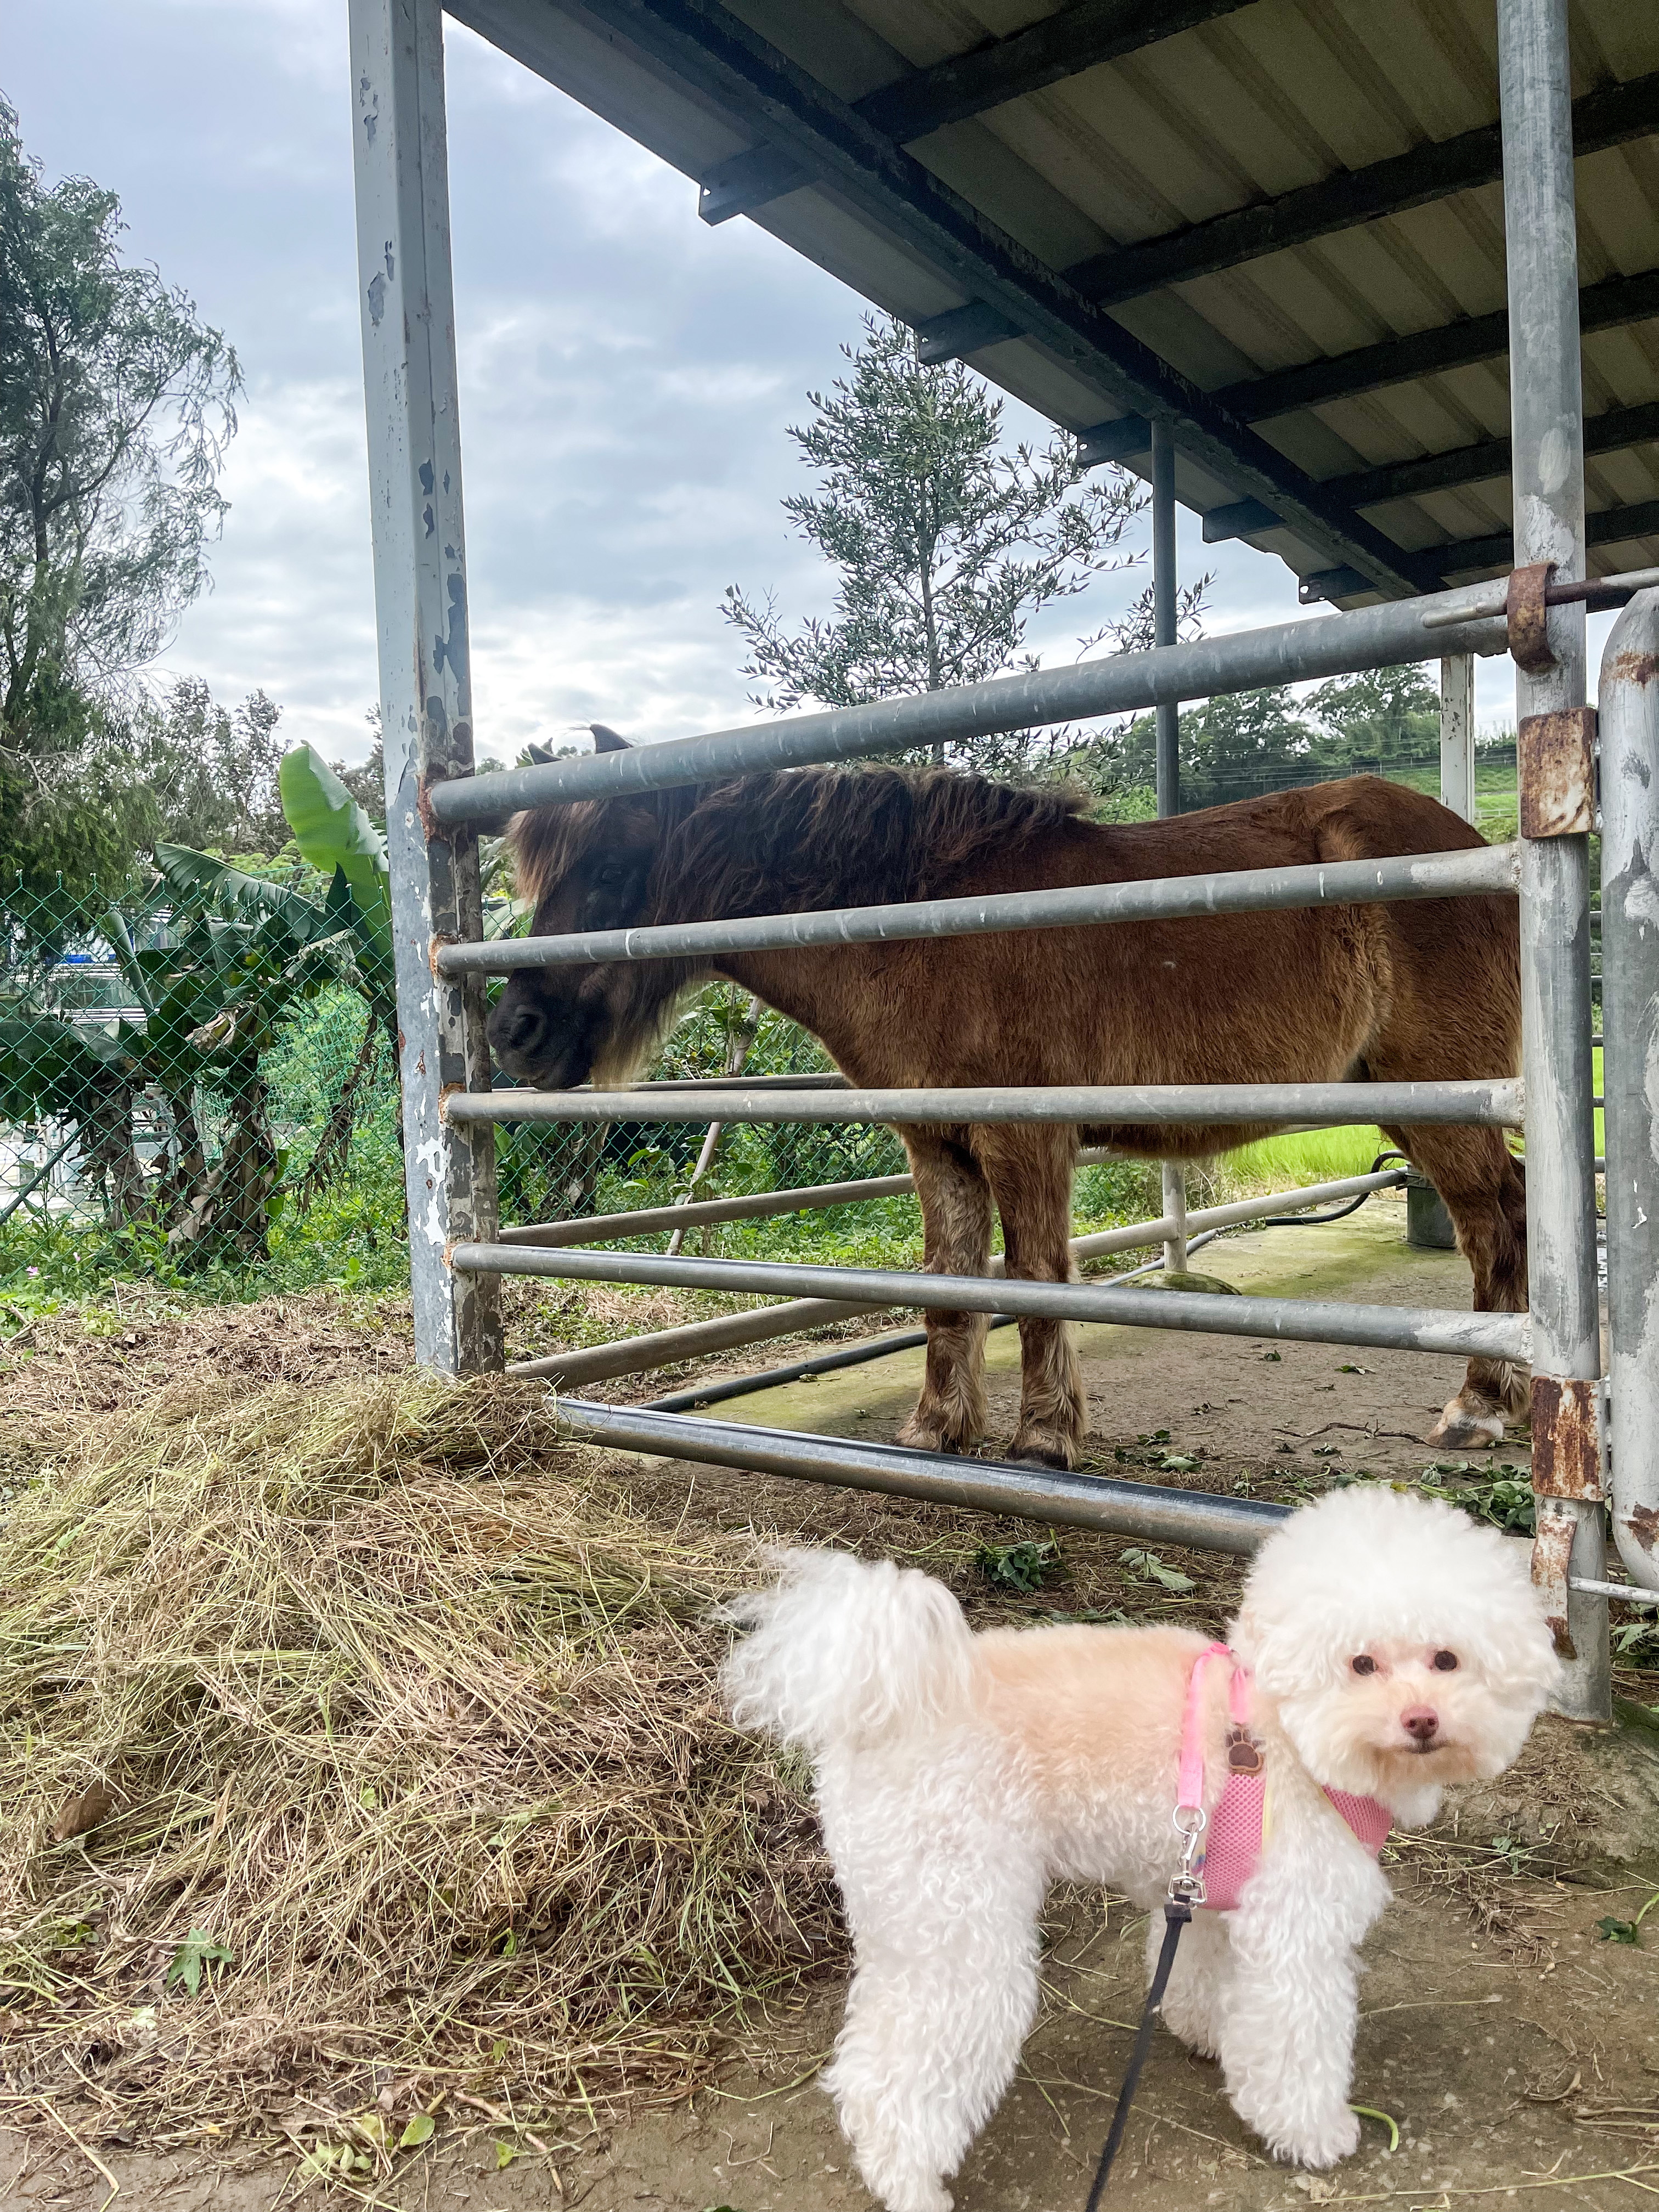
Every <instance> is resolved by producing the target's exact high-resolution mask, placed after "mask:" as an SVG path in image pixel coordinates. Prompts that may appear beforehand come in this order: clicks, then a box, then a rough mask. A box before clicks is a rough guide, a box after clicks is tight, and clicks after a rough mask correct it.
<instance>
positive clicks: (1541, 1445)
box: [1532, 1375, 1601, 1503]
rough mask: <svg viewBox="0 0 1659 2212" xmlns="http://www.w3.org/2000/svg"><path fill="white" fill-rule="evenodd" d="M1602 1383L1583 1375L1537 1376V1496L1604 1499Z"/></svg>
mask: <svg viewBox="0 0 1659 2212" xmlns="http://www.w3.org/2000/svg"><path fill="white" fill-rule="evenodd" d="M1600 1416H1601V1383H1599V1382H1584V1381H1581V1380H1580V1379H1579V1378H1577V1376H1560V1375H1534V1376H1533V1378H1532V1489H1533V1495H1534V1498H1582V1499H1583V1500H1585V1501H1586V1502H1587V1503H1590V1502H1594V1501H1595V1500H1596V1499H1598V1498H1600V1497H1601V1418H1600Z"/></svg>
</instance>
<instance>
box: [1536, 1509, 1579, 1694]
mask: <svg viewBox="0 0 1659 2212" xmlns="http://www.w3.org/2000/svg"><path fill="white" fill-rule="evenodd" d="M1533 1518H1534V1533H1533V1540H1532V1586H1533V1588H1534V1589H1535V1590H1536V1591H1537V1593H1538V1595H1539V1599H1540V1601H1541V1604H1542V1606H1543V1608H1544V1618H1545V1620H1547V1621H1548V1623H1549V1626H1550V1634H1551V1635H1552V1636H1553V1638H1554V1639H1555V1649H1556V1651H1557V1653H1558V1654H1559V1656H1560V1657H1561V1658H1563V1659H1576V1658H1577V1656H1578V1647H1577V1644H1574V1642H1573V1640H1572V1638H1571V1634H1570V1633H1569V1632H1568V1629H1567V1589H1568V1584H1567V1576H1568V1571H1569V1570H1570V1569H1571V1565H1572V1545H1573V1538H1574V1537H1575V1536H1576V1535H1577V1532H1578V1516H1577V1514H1576V1513H1575V1512H1574V1511H1573V1510H1572V1508H1571V1505H1569V1504H1567V1502H1566V1500H1565V1498H1539V1499H1538V1500H1537V1502H1536V1505H1535V1507H1534V1516H1533Z"/></svg>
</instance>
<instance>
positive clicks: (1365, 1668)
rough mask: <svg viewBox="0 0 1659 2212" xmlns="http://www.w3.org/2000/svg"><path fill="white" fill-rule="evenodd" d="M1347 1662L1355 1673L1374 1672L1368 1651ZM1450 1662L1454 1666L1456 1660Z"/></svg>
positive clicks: (1374, 1668) (1372, 1661) (1373, 1665)
mask: <svg viewBox="0 0 1659 2212" xmlns="http://www.w3.org/2000/svg"><path fill="white" fill-rule="evenodd" d="M1348 1663H1349V1665H1350V1666H1351V1667H1352V1668H1353V1671H1354V1673H1355V1674H1376V1660H1375V1659H1373V1658H1372V1657H1371V1656H1370V1653H1369V1652H1365V1651H1361V1652H1359V1653H1358V1654H1357V1655H1356V1656H1355V1657H1354V1658H1352V1660H1350V1661H1349V1662H1348ZM1452 1664H1453V1666H1454V1667H1455V1665H1456V1664H1457V1662H1456V1660H1455V1659H1454V1660H1453V1661H1452Z"/></svg>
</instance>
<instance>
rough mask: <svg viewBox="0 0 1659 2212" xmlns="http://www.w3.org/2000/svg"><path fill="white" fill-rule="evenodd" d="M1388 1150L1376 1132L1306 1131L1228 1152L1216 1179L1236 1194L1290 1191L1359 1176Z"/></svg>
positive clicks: (1378, 1130) (1263, 1140)
mask: <svg viewBox="0 0 1659 2212" xmlns="http://www.w3.org/2000/svg"><path fill="white" fill-rule="evenodd" d="M1388 1150H1389V1140H1388V1139H1387V1138H1386V1137H1385V1136H1384V1135H1383V1132H1382V1131H1381V1130H1380V1129H1361V1128H1353V1129H1307V1130H1303V1131H1300V1132H1298V1133H1297V1134H1295V1135H1293V1136H1284V1137H1263V1138H1262V1139H1261V1142H1260V1143H1259V1144H1255V1145H1244V1146H1241V1147H1240V1148H1239V1150H1238V1151H1237V1152H1229V1153H1228V1154H1227V1156H1226V1158H1225V1160H1223V1162H1222V1163H1221V1167H1220V1176H1221V1178H1222V1179H1223V1180H1224V1181H1225V1182H1228V1183H1229V1184H1234V1183H1236V1184H1237V1188H1238V1191H1239V1193H1240V1194H1245V1195H1248V1194H1249V1193H1251V1192H1254V1191H1258V1190H1261V1191H1271V1190H1291V1189H1293V1188H1299V1187H1300V1186H1301V1185H1303V1184H1306V1183H1316V1182H1340V1181H1341V1180H1342V1178H1343V1177H1344V1176H1358V1175H1364V1173H1365V1172H1366V1171H1367V1170H1368V1169H1369V1168H1370V1164H1371V1162H1372V1161H1373V1160H1374V1159H1375V1158H1376V1156H1377V1154H1378V1153H1379V1152H1387V1151H1388Z"/></svg>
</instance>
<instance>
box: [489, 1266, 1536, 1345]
mask: <svg viewBox="0 0 1659 2212" xmlns="http://www.w3.org/2000/svg"><path fill="white" fill-rule="evenodd" d="M449 1256H450V1263H451V1265H452V1266H453V1267H454V1268H455V1270H456V1272H457V1273H462V1274H500V1275H549V1276H553V1277H555V1278H556V1279H559V1280H562V1281H567V1282H587V1283H662V1284H665V1285H668V1286H669V1287H671V1289H675V1290H701V1291H726V1292H728V1293H729V1292H734V1291H757V1292H759V1293H760V1295H761V1296H762V1297H829V1296H834V1297H840V1298H845V1299H847V1300H848V1302H849V1303H856V1304H859V1305H862V1306H918V1307H922V1308H926V1309H929V1310H934V1309H937V1310H945V1311H957V1312H963V1313H1006V1314H1012V1315H1014V1316H1021V1315H1035V1316H1039V1317H1041V1318H1042V1319H1044V1320H1048V1321H1091V1322H1115V1323H1116V1324H1118V1325H1119V1326H1120V1327H1122V1328H1173V1329H1182V1330H1187V1331H1190V1332H1195V1333H1197V1334H1202V1335H1212V1336H1264V1337H1283V1338H1285V1340H1288V1341H1289V1342H1291V1343H1293V1344H1372V1345H1392V1346H1395V1347H1397V1348H1398V1349H1400V1350H1401V1351H1407V1352H1449V1353H1452V1354H1455V1355H1459V1356H1462V1357H1464V1358H1468V1357H1469V1356H1470V1355H1472V1354H1476V1353H1482V1354H1484V1355H1485V1356H1486V1358H1492V1359H1519V1360H1524V1359H1526V1358H1528V1356H1529V1352H1530V1349H1531V1339H1530V1334H1529V1332H1528V1326H1527V1317H1526V1316H1525V1315H1524V1314H1513V1313H1449V1312H1444V1311H1442V1310H1439V1309H1437V1308H1435V1307H1431V1306H1361V1305H1344V1304H1340V1303H1338V1302H1337V1301H1335V1300H1322V1299H1316V1298H1259V1297H1229V1298H1218V1297H1207V1296H1206V1295H1205V1294H1204V1293H1203V1292H1202V1291H1131V1290H1120V1289H1114V1288H1113V1287H1112V1286H1111V1285H1109V1284H1105V1283H1038V1282H1032V1281H1030V1280H1028V1279H1024V1278H1022V1279H1019V1280H1018V1281H1012V1282H1011V1281H998V1280H997V1279H995V1278H994V1277H993V1276H988V1275H934V1274H917V1273H909V1272H908V1271H906V1270H903V1269H900V1268H895V1267H793V1266H789V1265H787V1264H786V1263H784V1262H782V1261H773V1260H702V1259H688V1258H686V1257H684V1255H682V1256H681V1257H680V1258H678V1259H676V1260H671V1259H669V1258H667V1257H666V1256H665V1255H663V1254H660V1253H656V1252H589V1251H575V1252H568V1251H560V1252H546V1251H540V1250H538V1249H537V1248H536V1247H535V1246H533V1245H526V1244H457V1245H456V1246H455V1248H454V1249H453V1251H452V1252H451V1254H450V1255H449Z"/></svg>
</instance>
